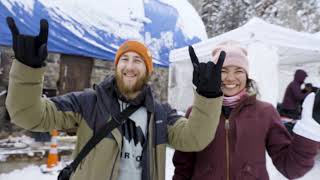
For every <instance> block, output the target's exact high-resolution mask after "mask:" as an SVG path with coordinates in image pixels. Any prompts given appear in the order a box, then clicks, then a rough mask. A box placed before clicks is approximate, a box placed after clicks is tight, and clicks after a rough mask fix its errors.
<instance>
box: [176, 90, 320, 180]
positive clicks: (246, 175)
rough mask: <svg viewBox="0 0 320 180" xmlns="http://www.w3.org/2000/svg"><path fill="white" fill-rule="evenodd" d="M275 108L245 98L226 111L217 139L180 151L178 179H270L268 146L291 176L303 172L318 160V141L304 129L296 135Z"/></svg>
mask: <svg viewBox="0 0 320 180" xmlns="http://www.w3.org/2000/svg"><path fill="white" fill-rule="evenodd" d="M279 119H280V117H279V114H278V113H277V111H276V110H275V108H274V107H273V106H272V105H271V104H268V103H265V102H261V101H259V100H256V97H255V96H250V97H246V98H244V99H243V100H242V101H241V102H240V104H239V105H238V106H237V107H236V108H235V109H234V110H233V111H232V112H231V115H230V118H229V120H226V119H225V118H224V117H223V115H221V119H220V124H219V126H218V130H217V132H216V136H215V139H214V140H213V141H212V142H211V144H209V145H208V146H207V147H206V148H205V149H204V150H203V151H201V152H197V153H186V152H179V151H176V152H175V155H174V158H173V163H174V165H175V167H176V168H175V172H174V177H173V179H174V180H257V179H259V180H268V179H269V176H268V173H267V168H266V157H265V150H267V152H268V154H269V155H270V157H271V158H272V160H273V163H274V165H275V166H276V168H277V169H278V170H279V171H280V172H281V173H282V174H283V175H284V176H286V177H287V178H289V179H292V178H298V177H301V176H303V175H304V174H305V173H306V172H307V171H309V170H310V169H311V168H312V167H313V164H314V157H315V156H316V154H317V147H318V143H317V142H315V141H312V140H309V139H306V138H304V137H302V136H299V135H294V137H291V136H290V134H289V133H288V132H287V130H286V129H285V127H284V126H283V125H282V124H281V122H280V120H279Z"/></svg>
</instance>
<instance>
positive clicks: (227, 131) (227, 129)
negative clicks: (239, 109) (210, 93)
mask: <svg viewBox="0 0 320 180" xmlns="http://www.w3.org/2000/svg"><path fill="white" fill-rule="evenodd" d="M224 128H225V130H226V160H227V180H230V154H229V129H230V122H229V119H226V121H225V124H224Z"/></svg>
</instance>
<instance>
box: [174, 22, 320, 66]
mask: <svg viewBox="0 0 320 180" xmlns="http://www.w3.org/2000/svg"><path fill="white" fill-rule="evenodd" d="M226 40H236V41H240V42H241V43H242V44H249V43H253V42H262V43H264V44H268V45H271V46H274V47H277V49H278V54H279V56H280V57H279V64H297V63H305V62H318V61H319V57H320V36H317V35H314V34H310V33H304V32H298V31H295V30H292V29H287V28H284V27H281V26H277V25H273V24H269V23H267V22H265V21H263V20H262V19H259V18H253V19H251V20H250V21H249V22H248V23H246V24H245V25H243V26H241V27H239V28H237V29H234V30H232V31H229V32H227V33H224V34H221V35H219V36H217V37H214V38H211V39H208V40H206V41H202V42H199V43H197V44H195V45H194V47H195V49H198V51H197V54H198V55H199V56H201V57H202V59H210V53H211V51H212V49H213V47H214V46H215V45H216V44H218V43H220V42H222V41H226ZM186 54H188V53H187V48H186V47H185V48H180V49H176V50H173V51H172V52H171V57H170V61H180V60H183V59H185V57H186V56H185V55H186Z"/></svg>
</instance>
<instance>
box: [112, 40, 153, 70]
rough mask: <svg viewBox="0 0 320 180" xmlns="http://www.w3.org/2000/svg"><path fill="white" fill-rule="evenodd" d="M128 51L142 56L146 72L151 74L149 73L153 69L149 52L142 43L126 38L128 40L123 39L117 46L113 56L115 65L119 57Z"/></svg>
mask: <svg viewBox="0 0 320 180" xmlns="http://www.w3.org/2000/svg"><path fill="white" fill-rule="evenodd" d="M129 51H133V52H136V53H138V54H139V55H140V56H141V57H142V59H143V61H144V63H145V65H146V68H147V71H148V74H149V75H151V73H152V71H153V62H152V56H151V53H150V51H149V50H148V48H147V47H146V46H145V45H144V44H142V43H140V42H138V41H133V40H128V41H125V42H124V43H123V44H121V46H120V47H119V49H118V51H117V53H116V56H115V58H114V64H115V66H117V64H118V62H119V59H120V57H121V56H122V55H123V54H124V53H126V52H129Z"/></svg>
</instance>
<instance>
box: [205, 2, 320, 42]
mask: <svg viewBox="0 0 320 180" xmlns="http://www.w3.org/2000/svg"><path fill="white" fill-rule="evenodd" d="M319 7H320V0H303V1H302V0H203V2H202V5H201V11H200V15H201V17H202V20H203V22H204V23H205V26H206V29H207V33H208V36H209V37H213V36H216V35H219V34H222V33H224V32H227V31H230V30H232V29H235V28H237V27H239V26H241V25H243V24H244V23H246V22H247V21H248V20H249V19H251V18H252V17H260V18H262V19H264V20H266V21H267V22H270V23H273V24H278V25H281V26H284V27H288V28H292V29H295V30H298V31H306V32H312V33H313V32H318V31H319V30H320V23H319V19H320V8H319Z"/></svg>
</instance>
